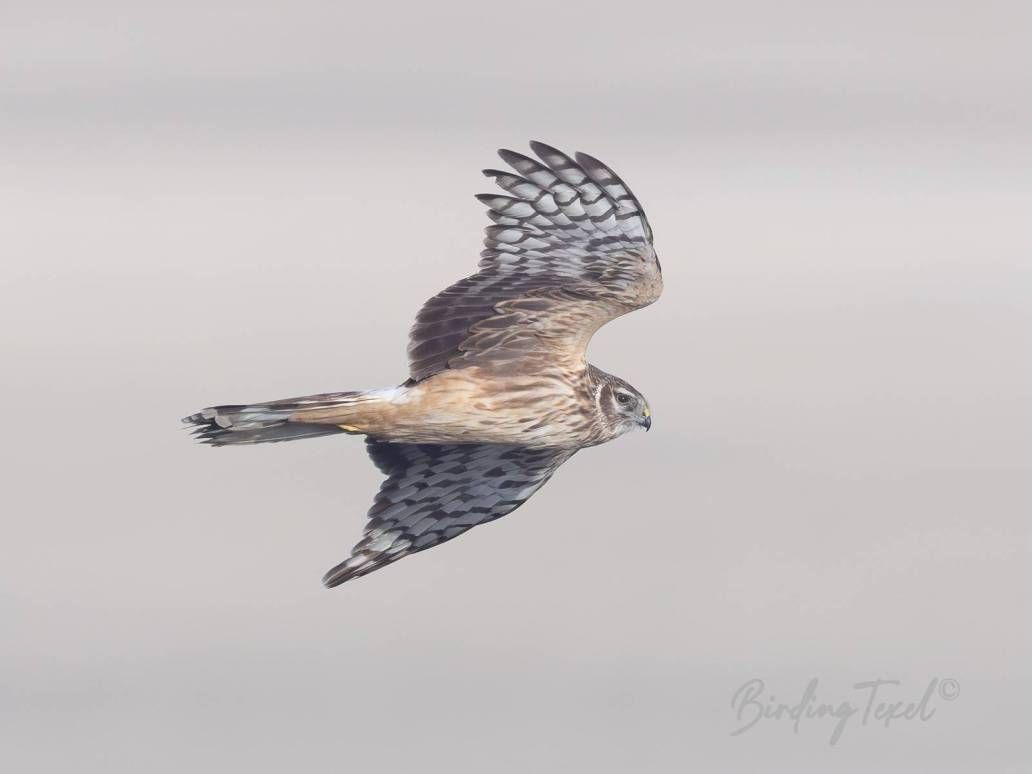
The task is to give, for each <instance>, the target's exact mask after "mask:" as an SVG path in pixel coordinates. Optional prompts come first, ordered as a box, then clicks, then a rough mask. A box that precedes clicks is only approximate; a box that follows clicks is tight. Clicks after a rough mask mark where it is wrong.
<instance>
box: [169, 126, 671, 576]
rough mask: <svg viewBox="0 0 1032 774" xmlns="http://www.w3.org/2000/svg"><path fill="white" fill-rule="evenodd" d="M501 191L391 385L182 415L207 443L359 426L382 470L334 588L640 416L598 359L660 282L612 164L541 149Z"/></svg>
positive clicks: (501, 499) (446, 532)
mask: <svg viewBox="0 0 1032 774" xmlns="http://www.w3.org/2000/svg"><path fill="white" fill-rule="evenodd" d="M530 145H531V149H532V150H533V151H534V153H535V154H536V155H537V156H538V159H539V160H535V159H532V158H530V157H529V156H525V155H523V154H520V153H516V152H514V151H510V150H501V151H499V155H500V156H501V158H502V159H503V160H504V161H505V162H506V163H507V164H508V165H509V166H511V167H512V168H513V170H515V173H513V172H508V171H501V170H497V169H487V170H484V174H485V175H486V176H487V177H489V178H492V179H493V180H494V182H495V183H497V185H498V186H499V187H500V188H501V189H502V190H503V191H504V192H505V193H504V194H503V193H493V194H480V195H478V196H477V199H479V200H480V201H481V202H482V203H483V204H485V205H486V206H487V208H488V213H487V214H488V217H489V218H490V219H491V220H492V221H493V222H492V224H491V225H489V226H487V228H486V237H485V239H484V245H485V248H486V249H484V250H483V252H481V254H480V255H481V260H480V264H479V267H478V271H477V272H476V274H473V275H471V276H469V277H466V278H465V279H463V280H460V281H459V282H456V283H455V284H454V285H452V286H451V287H449V288H447V289H445V290H443V291H441V292H440V293H438V294H437V295H436V296H434V297H433V298H431V299H430V300H429V301H427V302H426V304H424V305H423V308H422V309H421V310H420V311H419V314H418V315H417V316H416V322H415V325H413V327H412V331H411V333H410V339H409V346H408V356H409V378H408V379H407V380H406V381H405V382H404V383H403V384H401V385H399V386H397V387H391V388H387V389H378V390H365V391H351V392H331V393H324V394H321V395H309V396H306V397H302V398H288V399H285V400H275V401H271V402H268V403H252V404H247V405H226V406H213V407H211V408H206V409H204V410H202V411H199V412H198V413H196V414H192V415H191V416H188V417H186V418H185V419H184V420H183V421H184V422H186V423H187V424H189V425H192V426H193V427H194V430H193V434H194V435H195V436H196V437H197V439H198V440H200V441H201V442H203V443H206V444H210V445H212V446H230V445H238V444H253V443H267V442H274V441H292V440H295V439H299V438H314V437H317V436H323V435H330V434H334V433H347V434H352V435H364V436H365V437H366V448H367V450H368V452H369V456H370V457H371V458H372V460H373V463H374V464H375V465H376V466H377V467H378V468H379V469H380V471H381V472H382V473H383V474H384V475H386V476H387V478H386V480H385V481H384V482H383V484H382V485H381V486H380V491H379V492H378V493H377V495H376V497H375V499H374V500H373V506H372V508H371V509H370V510H369V519H368V522H367V524H366V527H365V532H364V534H363V536H362V539H361V540H360V541H359V542H358V543H357V544H356V545H355V547H354V548H353V549H352V551H351V555H350V556H349V557H348V558H347V559H346V560H345V561H343V562H341V563H340V564H338V565H337V566H336V567H334V568H333V569H331V570H330V571H329V572H327V573H326V575H325V577H324V578H323V582H324V583H325V584H326V585H327V586H329V587H333V586H338V585H340V584H341V583H344V582H345V581H348V580H351V579H352V578H357V577H359V576H362V575H366V574H368V573H370V572H372V571H374V570H378V569H379V568H381V567H384V566H386V565H388V564H390V563H392V562H396V561H397V560H398V559H401V558H402V557H405V556H408V555H409V554H413V553H416V552H417V551H422V550H424V549H427V548H432V547H433V546H436V545H438V544H440V543H443V542H445V541H447V540H451V539H452V538H454V537H456V536H458V535H461V534H462V533H463V532H465V531H466V530H468V529H470V528H471V527H475V526H477V525H478V524H484V523H486V522H489V521H493V520H494V519H497V518H499V517H501V516H504V515H505V514H507V513H510V512H511V511H513V510H515V509H516V508H518V507H519V506H520V505H522V504H523V503H524V502H526V500H527V499H528V498H529V497H530V496H531V495H533V494H534V493H535V492H536V491H537V490H538V489H540V488H541V487H542V486H543V485H544V484H545V482H546V481H548V479H549V478H551V476H552V474H553V473H555V471H556V469H557V468H558V467H559V466H560V465H562V464H563V463H564V462H566V460H568V459H570V457H572V456H573V455H574V454H575V453H576V452H577V451H578V450H579V449H582V448H584V447H585V446H595V445H597V444H601V443H605V442H607V441H611V440H613V439H614V438H617V437H619V436H621V435H623V434H624V433H626V432H628V431H630V430H633V429H635V428H638V427H641V428H644V429H645V430H648V429H649V427H651V425H652V414H651V411H650V409H649V405H648V403H647V402H646V401H645V398H644V397H643V396H642V394H641V393H640V392H638V390H636V389H635V388H634V387H632V386H631V385H630V384H628V383H627V382H625V381H624V380H623V379H620V378H619V377H616V376H613V375H611V374H607V373H606V372H604V371H602V370H601V369H599V368H596V367H595V366H593V365H591V364H590V363H588V361H587V357H586V350H587V346H588V341H589V340H590V339H591V336H592V335H593V334H594V333H595V331H597V330H598V329H599V328H600V327H602V326H603V325H604V324H605V323H607V322H609V321H610V320H612V319H615V318H616V317H619V316H621V315H623V314H626V313H627V312H631V311H633V310H635V309H639V308H641V307H643V306H646V305H648V304H651V303H652V302H653V301H655V300H656V299H657V298H659V294H660V292H661V291H662V288H663V279H662V273H661V269H660V265H659V258H658V257H657V256H656V251H655V249H654V248H653V244H652V229H651V227H650V226H649V222H648V220H647V219H646V217H645V213H644V212H643V211H642V208H641V205H640V204H639V203H638V200H637V199H636V198H635V197H634V194H632V193H631V190H630V189H629V188H628V187H627V186H626V185H625V184H624V182H623V181H622V180H621V179H620V178H619V177H618V176H617V174H616V173H615V172H613V171H612V170H611V169H610V168H609V167H607V166H606V165H605V164H603V163H602V162H600V161H598V160H597V159H595V158H593V157H592V156H589V155H587V154H584V153H576V154H574V157H573V158H571V157H570V156H567V155H566V154H564V153H562V152H561V151H558V150H556V149H555V148H553V147H551V146H549V145H545V144H543V143H539V142H532V143H531V144H530Z"/></svg>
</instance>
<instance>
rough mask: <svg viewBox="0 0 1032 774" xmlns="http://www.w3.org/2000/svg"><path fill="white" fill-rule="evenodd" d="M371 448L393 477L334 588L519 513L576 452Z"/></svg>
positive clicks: (376, 444) (335, 573) (335, 576)
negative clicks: (476, 528) (511, 514)
mask: <svg viewBox="0 0 1032 774" xmlns="http://www.w3.org/2000/svg"><path fill="white" fill-rule="evenodd" d="M366 444H367V448H368V451H369V456H370V457H372V459H373V462H374V463H376V466H377V467H378V468H379V469H380V470H381V471H382V472H384V473H386V474H387V480H386V481H384V482H383V484H382V485H381V486H380V491H379V492H378V493H377V495H376V499H375V500H374V501H373V507H372V508H371V509H370V510H369V522H368V523H367V524H366V528H365V534H364V535H363V537H362V540H360V541H359V542H358V544H357V545H356V546H355V547H354V548H353V549H352V551H351V556H350V557H349V558H348V559H347V560H346V561H345V562H342V563H341V564H338V565H337V566H336V567H334V568H333V569H332V570H330V571H329V572H328V573H326V576H325V577H324V578H323V583H325V584H326V585H327V586H330V587H333V586H339V585H340V584H341V583H344V582H345V581H348V580H351V579H352V578H357V577H359V576H361V575H366V574H367V573H370V572H372V571H373V570H378V569H379V568H381V567H383V566H385V565H387V564H390V563H391V562H396V561H397V560H398V559H401V558H402V557H404V556H408V555H409V554H414V553H416V552H417V551H422V550H424V549H427V548H431V547H433V546H436V545H437V544H438V543H443V542H444V541H446V540H451V539H452V538H453V537H457V536H458V535H461V534H462V533H463V532H465V531H466V530H468V529H470V528H471V527H475V526H476V525H478V524H483V523H485V522H488V521H493V520H494V519H497V518H499V517H501V516H504V515H505V514H507V513H509V512H510V511H513V510H515V509H516V508H518V507H519V506H520V505H522V504H523V503H524V502H526V500H527V499H528V498H529V497H530V496H531V495H532V494H534V492H536V491H537V490H538V489H540V488H541V487H542V486H544V484H545V482H546V481H548V479H549V478H550V477H551V476H552V474H553V473H554V472H555V470H556V468H558V467H559V466H560V465H562V464H563V463H564V462H565V461H566V460H568V459H569V458H570V457H572V456H573V454H574V451H575V450H573V449H565V450H564V449H528V448H526V447H521V446H503V445H498V444H443V445H436V444H405V443H387V442H384V441H373V440H367V441H366Z"/></svg>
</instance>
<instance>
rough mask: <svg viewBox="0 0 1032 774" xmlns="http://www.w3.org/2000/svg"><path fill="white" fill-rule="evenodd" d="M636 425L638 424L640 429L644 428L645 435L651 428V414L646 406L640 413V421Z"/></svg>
mask: <svg viewBox="0 0 1032 774" xmlns="http://www.w3.org/2000/svg"><path fill="white" fill-rule="evenodd" d="M638 424H640V425H641V426H642V427H644V428H645V432H646V433H647V432H648V431H649V428H650V427H652V412H651V411H649V407H648V406H646V407H645V408H644V409H643V410H642V412H641V421H640V422H639V423H638Z"/></svg>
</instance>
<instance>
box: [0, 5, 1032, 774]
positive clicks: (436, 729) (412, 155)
mask: <svg viewBox="0 0 1032 774" xmlns="http://www.w3.org/2000/svg"><path fill="white" fill-rule="evenodd" d="M1030 17H1032V13H1030V11H1029V10H1028V4H1027V3H1021V2H1014V3H994V2H979V3H974V2H969V3H964V2H961V3H933V2H923V3H914V2H904V3H899V2H893V3H882V2H868V3H842V2H832V3H828V2H823V3H803V2H782V3H760V2H744V3H722V4H719V7H718V4H714V3H680V4H676V5H675V4H673V3H670V4H655V3H648V2H638V3H600V2H594V3H572V2H550V3H534V2H523V3H519V4H515V5H511V6H506V5H503V4H499V3H485V2H482V1H480V2H443V3H440V2H439V3H433V4H428V5H425V6H419V7H416V6H414V5H413V6H404V5H397V4H387V3H380V4H376V3H373V4H345V3H330V2H325V3H318V2H291V3H286V2H280V3H254V2H246V3H245V2H237V3H214V4H213V3H210V2H204V3H200V2H178V3H160V4H158V3H145V4H141V3H129V2H124V1H119V0H114V1H112V2H92V3H88V4H87V3H71V2H68V3H47V2H33V3H29V2H24V1H22V2H17V1H15V2H7V3H5V4H4V5H3V7H2V11H0V251H2V270H0V271H2V273H0V280H2V286H0V287H2V295H3V298H2V304H0V346H2V363H3V365H2V374H3V378H2V380H0V405H2V406H3V407H4V412H3V413H4V421H3V435H4V442H3V444H0V454H2V455H3V459H2V469H3V471H4V474H3V479H4V482H3V499H2V502H3V507H2V510H3V516H2V520H3V526H4V530H3V534H4V537H3V540H2V541H0V621H2V624H0V626H2V636H0V766H3V768H4V769H5V770H8V771H46V772H50V771H59V770H73V771H82V772H115V771H117V772H122V771H125V772H136V771H156V772H163V771H168V772H181V771H197V772H202V771H203V772H208V771H212V772H214V771H243V770H247V771H253V772H282V771H300V770H327V769H333V770H343V771H357V770H365V769H370V768H375V769H376V770H386V771H410V770H415V769H416V768H418V769H419V770H421V771H441V772H474V771H476V772H480V771H491V772H510V771H511V772H526V771H549V772H551V771H556V772H559V771H561V772H567V771H582V770H583V771H616V772H623V771H663V772H668V771H692V770H702V771H732V772H743V771H753V770H760V769H762V770H764V771H792V772H800V771H827V770H836V771H871V770H874V769H877V770H879V771H887V772H891V771H899V772H913V771H923V770H929V771H931V770H934V771H980V772H984V771H994V772H995V771H1015V772H1017V771H1028V770H1029V768H1030V767H1032V742H1030V741H1029V736H1028V732H1027V711H1028V699H1029V695H1030V693H1032V665H1030V662H1029V658H1028V654H1029V652H1030V646H1032V629H1030V624H1029V620H1028V619H1029V616H1028V594H1029V584H1030V581H1032V573H1030V570H1029V567H1028V554H1029V550H1030V548H1032V546H1030V540H1029V535H1030V531H1029V524H1028V520H1029V514H1030V513H1032V510H1030V507H1029V506H1030V501H1032V497H1030V492H1029V481H1030V478H1029V473H1030V468H1032V463H1030V455H1029V437H1030V430H1032V416H1030V404H1029V394H1030V387H1032V366H1030V360H1029V355H1028V352H1029V332H1030V324H1032V306H1030V303H1029V300H1030V291H1032V257H1030V248H1032V238H1030V234H1029V219H1028V217H1029V207H1030V204H1032V197H1030V192H1032V191H1030V188H1032V186H1030V175H1029V168H1030V163H1032V96H1030V95H1032V91H1030V88H1029V72H1030V65H1032V56H1030V54H1029V47H1028V30H1029V26H1030V23H1032V18H1030ZM532 138H537V139H542V140H545V141H547V142H551V143H553V144H556V145H559V146H560V147H563V148H566V149H570V150H572V149H581V150H586V151H588V152H591V153H593V154H595V155H598V156H600V157H601V158H602V159H604V160H606V161H607V162H609V163H610V164H612V165H613V166H614V167H615V168H616V169H617V170H618V171H619V172H620V173H621V174H622V175H623V176H624V177H625V178H626V179H627V180H628V181H629V183H630V184H631V186H632V187H633V188H634V189H635V191H636V192H637V193H638V195H639V196H640V197H641V198H642V199H643V201H644V203H645V205H646V208H647V210H648V213H649V216H650V218H651V221H652V224H653V226H654V228H655V231H656V235H657V247H658V250H659V252H660V255H661V257H662V258H663V265H664V270H665V277H666V293H665V295H664V297H663V298H662V300H661V301H660V302H659V303H658V304H657V305H655V306H653V307H651V308H649V309H647V310H645V311H643V312H640V313H637V314H635V315H633V316H631V317H629V318H626V319H623V320H620V321H618V322H617V323H615V324H613V325H611V326H609V327H607V328H606V329H604V330H603V331H602V332H601V333H600V334H599V336H598V337H597V338H596V340H595V342H594V344H593V346H592V351H591V355H592V358H593V360H594V361H595V362H596V363H598V364H599V365H600V366H602V367H603V368H606V369H608V370H611V371H613V372H615V373H617V374H619V375H621V376H624V377H626V378H627V379H628V380H630V381H631V382H632V383H633V384H635V385H636V386H637V387H638V388H639V389H641V390H642V391H643V392H644V393H645V394H646V395H648V396H649V399H650V402H651V403H652V406H653V408H654V411H655V426H654V428H653V432H651V433H650V434H649V435H647V436H646V435H645V434H642V433H638V434H634V435H632V436H629V437H627V438H624V439H621V440H620V441H618V442H616V443H613V444H610V445H608V446H604V447H601V448H597V449H594V450H590V451H588V452H585V453H583V454H580V455H578V456H577V457H576V458H575V459H573V460H572V461H571V462H570V463H569V464H567V465H566V466H565V467H564V468H563V469H562V470H561V471H560V473H559V474H558V475H557V476H556V478H555V479H554V480H553V481H552V482H551V483H550V484H549V485H548V486H547V487H546V488H545V489H544V490H543V491H542V492H541V493H540V494H539V495H537V496H536V497H535V498H534V499H533V500H532V501H531V502H530V503H529V504H528V505H527V506H526V507H525V508H524V509H522V510H521V511H519V512H518V513H517V514H514V515H513V516H512V517H510V518H507V519H503V520H501V521H500V522H497V523H495V524H493V525H491V526H488V527H484V528H483V529H478V530H474V531H473V532H472V533H470V534H468V535H466V536H464V537H462V538H460V539H459V540H457V541H455V542H453V543H450V544H448V545H446V546H443V547H441V548H438V549H436V550H433V551H429V552H425V553H423V554H420V555H418V556H416V557H413V558H410V559H407V560H406V561H404V562H402V563H400V564H398V565H395V566H393V567H391V568H389V569H387V570H385V571H383V572H379V573H376V574H375V575H372V576H370V577H369V578H366V579H363V580H360V581H358V582H355V583H352V584H348V585H346V586H344V587H342V588H341V589H339V590H337V591H335V592H329V591H325V590H324V589H322V588H321V586H320V585H319V578H320V575H321V573H322V572H323V571H324V570H325V569H326V568H328V567H329V566H331V565H332V564H335V563H336V562H337V561H339V560H340V559H341V558H343V556H344V555H345V553H346V551H347V550H348V548H349V547H350V545H351V544H352V543H353V542H354V540H355V539H356V537H357V535H358V534H359V531H360V528H361V525H362V522H363V515H364V512H365V510H366V508H367V507H368V504H369V502H370V499H371V497H372V494H373V492H374V490H375V487H376V485H377V482H378V478H379V477H378V474H377V473H376V472H375V470H374V469H373V467H372V465H371V464H369V462H368V461H367V460H366V458H365V454H364V451H363V448H362V444H361V443H360V442H358V441H357V440H355V439H348V438H328V439H320V440H316V441H309V442H305V443H297V444H281V445H274V446H270V447H261V448H252V449H222V450H210V449H206V448H200V447H197V446H194V445H192V444H191V443H190V442H189V440H188V438H187V437H186V435H185V434H184V433H183V432H182V431H181V430H180V429H179V428H178V422H177V420H178V418H179V417H180V416H182V415H184V414H186V413H188V412H190V411H193V410H196V409H198V408H200V407H202V406H205V405H210V404H212V403H216V402H229V401H248V400H263V399H272V398H278V397H285V396H291V395H297V394H304V393H310V392H315V391H322V390H327V389H346V388H359V387H371V386H382V385H391V384H395V383H397V382H399V381H401V380H402V379H403V378H404V375H405V360H404V345H405V337H406V333H407V329H408V326H409V324H410V322H411V320H412V318H413V316H414V314H415V311H416V310H417V308H418V306H419V304H421V303H422V301H423V300H424V299H425V298H427V297H429V296H430V295H432V294H433V293H435V292H436V291H437V290H439V289H440V288H442V287H444V286H445V285H446V284H448V283H449V282H451V281H453V280H455V279H458V278H459V277H461V276H463V275H464V274H466V273H468V272H469V271H470V270H471V269H472V267H473V266H474V264H475V261H476V253H477V251H478V249H479V239H480V229H481V228H482V226H483V224H484V222H485V218H484V216H483V214H482V212H481V208H480V206H479V205H478V204H477V203H476V202H474V201H473V199H472V198H471V195H472V194H473V193H475V192H477V191H483V190H489V189H488V188H487V187H486V181H484V180H483V179H482V178H481V177H480V176H479V173H478V170H479V169H480V168H481V167H485V166H496V165H497V164H498V162H497V160H496V159H495V158H494V156H493V150H494V148H496V147H498V146H500V145H506V146H510V147H512V146H519V147H522V146H523V143H524V142H525V141H526V140H528V139H532ZM814 676H816V677H819V678H820V680H821V688H820V695H821V698H822V699H825V700H828V701H833V702H835V703H837V702H839V701H842V700H846V699H850V698H854V699H855V698H856V697H855V696H854V695H853V694H852V693H851V691H850V689H849V686H850V685H851V684H852V683H853V682H856V681H859V680H867V679H874V678H894V679H899V680H901V681H903V688H902V689H901V691H900V694H899V696H900V697H904V696H906V697H910V698H917V696H919V695H920V693H921V691H922V690H923V688H924V685H925V683H926V682H927V681H928V680H929V679H931V678H932V677H936V676H938V677H943V678H945V677H949V678H953V679H955V680H957V681H958V683H959V685H960V688H961V695H960V697H959V699H957V700H956V701H954V702H952V703H949V704H947V703H944V702H941V701H940V702H938V703H936V704H935V705H934V706H937V707H938V710H937V713H936V715H935V717H934V718H932V719H931V720H930V721H928V722H927V723H916V722H911V723H901V724H898V725H896V726H893V727H892V728H890V729H888V730H886V729H884V728H880V727H870V726H868V727H859V726H855V727H851V728H849V729H847V731H846V733H845V734H844V736H843V738H842V740H841V741H840V742H839V744H838V745H837V746H835V747H829V746H828V744H827V739H828V736H829V734H830V724H828V723H827V722H826V721H812V722H809V723H803V725H802V727H801V728H800V731H799V733H798V734H793V733H792V730H791V728H790V726H789V724H787V723H785V722H781V723H773V722H771V723H767V724H764V725H761V726H760V727H757V728H754V729H753V730H751V731H749V732H748V733H746V734H745V735H743V736H740V737H731V736H730V731H731V730H732V729H733V728H734V727H735V726H736V725H737V723H736V721H735V718H734V716H733V713H732V711H731V708H730V701H731V696H732V694H733V693H734V691H735V690H736V689H737V688H738V687H739V686H740V685H742V684H743V683H744V682H745V681H746V680H748V679H750V678H753V677H760V678H762V679H764V680H765V681H766V682H767V684H768V685H769V686H770V689H771V692H773V693H776V694H777V696H778V698H779V699H785V700H790V699H791V700H794V699H797V698H798V696H799V695H800V694H801V692H802V690H803V688H804V686H805V684H806V682H807V680H808V679H809V678H810V677H814Z"/></svg>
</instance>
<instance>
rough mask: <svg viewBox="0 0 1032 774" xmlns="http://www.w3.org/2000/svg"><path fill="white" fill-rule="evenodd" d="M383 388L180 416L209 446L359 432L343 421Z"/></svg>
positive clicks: (379, 398)
mask: <svg viewBox="0 0 1032 774" xmlns="http://www.w3.org/2000/svg"><path fill="white" fill-rule="evenodd" d="M383 393H384V391H382V390H369V391H365V392H362V391H356V392H333V393H324V394H321V395H308V396H305V397H302V398H287V399H284V400H275V401H270V402H268V403H251V404H246V405H225V406H211V407H209V408H206V409H202V410H201V411H198V412H197V413H196V414H191V415H190V416H188V417H183V422H184V423H185V424H187V425H192V434H193V436H194V438H196V439H197V440H198V441H200V442H201V443H205V444H208V445H210V446H236V445H244V444H253V443H276V442H278V441H295V440H298V439H301V438H318V437H319V436H323V435H334V434H336V433H357V432H361V431H360V430H359V429H358V428H357V427H354V428H352V427H351V426H350V425H349V424H348V423H349V422H351V421H357V420H356V419H353V417H355V416H360V415H361V413H362V411H363V409H367V408H369V407H370V405H371V404H375V403H379V402H381V401H382V400H383V397H382V396H383Z"/></svg>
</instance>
